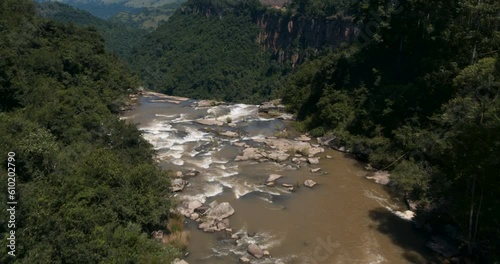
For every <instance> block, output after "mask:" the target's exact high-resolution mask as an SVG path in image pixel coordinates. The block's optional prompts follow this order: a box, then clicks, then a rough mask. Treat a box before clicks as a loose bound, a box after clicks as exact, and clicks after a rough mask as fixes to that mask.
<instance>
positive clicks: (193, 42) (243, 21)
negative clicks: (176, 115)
mask: <svg viewBox="0 0 500 264" xmlns="http://www.w3.org/2000/svg"><path fill="white" fill-rule="evenodd" d="M193 2H194V1H193ZM205 2H207V3H205V4H207V5H208V6H207V8H212V7H214V6H216V7H217V8H219V7H220V8H221V10H222V9H223V8H224V7H225V6H226V5H229V4H231V3H232V2H231V3H229V4H228V3H227V2H222V3H212V2H214V1H212V2H210V1H205ZM194 4H195V3H192V2H188V3H187V6H186V7H185V11H180V10H179V11H178V12H177V13H176V14H175V15H173V16H172V17H171V18H170V20H169V22H168V23H167V24H164V25H163V26H161V27H159V28H158V29H157V30H156V31H154V32H153V33H152V34H151V35H149V36H148V37H147V38H146V39H145V40H144V42H143V43H142V44H141V45H140V46H138V47H137V48H136V50H135V54H134V56H133V58H132V61H133V67H134V68H135V69H136V71H137V72H140V75H141V76H142V78H143V80H145V82H146V85H147V86H148V87H149V88H151V89H154V90H158V91H161V92H164V93H167V94H173V95H182V96H187V97H193V98H204V99H222V100H225V101H243V102H254V103H255V102H259V101H262V100H265V99H268V98H270V96H271V94H272V93H273V90H274V87H275V83H276V82H277V80H278V77H279V76H280V75H281V73H280V72H279V71H278V72H277V73H273V72H270V71H269V67H270V64H269V61H270V55H269V54H267V53H266V52H263V51H262V50H261V48H260V47H259V45H258V44H257V43H256V42H255V37H256V36H257V33H258V28H257V26H256V25H255V24H254V23H253V22H252V19H251V16H250V14H249V13H248V12H247V11H249V12H250V11H251V10H252V9H250V8H247V7H240V6H239V5H236V7H234V8H236V10H241V12H238V11H234V12H228V13H227V14H226V13H224V14H223V15H222V14H221V15H220V16H216V15H215V14H211V15H205V14H204V13H198V12H196V13H195V12H194V11H193V12H190V11H189V10H194V6H193V5H194ZM200 6H201V7H200ZM196 7H197V8H202V7H203V5H202V4H200V3H198V4H197V5H196ZM200 12H202V11H200ZM214 12H216V11H214Z"/></svg>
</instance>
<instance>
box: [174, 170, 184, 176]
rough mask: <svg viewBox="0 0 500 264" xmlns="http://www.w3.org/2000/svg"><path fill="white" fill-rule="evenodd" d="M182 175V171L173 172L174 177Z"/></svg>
mask: <svg viewBox="0 0 500 264" xmlns="http://www.w3.org/2000/svg"><path fill="white" fill-rule="evenodd" d="M182 176H183V173H182V171H178V172H176V173H175V177H179V178H180V177H182Z"/></svg>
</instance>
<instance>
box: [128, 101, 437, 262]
mask: <svg viewBox="0 0 500 264" xmlns="http://www.w3.org/2000/svg"><path fill="white" fill-rule="evenodd" d="M228 117H229V118H228ZM122 118H123V119H127V120H128V121H130V122H134V123H137V124H138V127H139V128H140V129H141V130H142V131H143V133H144V137H145V138H146V139H147V140H148V141H149V142H150V143H152V145H153V146H154V148H155V149H156V150H157V151H158V157H159V159H160V164H161V166H162V167H163V168H164V169H166V170H172V171H174V172H176V171H181V172H184V173H186V172H188V171H189V170H196V171H199V172H200V173H199V175H197V176H194V177H189V178H186V180H187V181H188V182H189V184H188V185H187V186H186V187H185V188H184V190H182V191H181V192H178V193H177V194H176V197H177V199H178V200H179V201H192V200H198V201H200V202H202V203H204V204H209V203H210V202H212V201H214V200H215V201H217V202H219V203H220V202H228V203H229V204H230V205H231V206H232V207H233V208H234V210H235V213H234V215H232V216H230V217H229V218H228V219H229V221H230V227H231V229H232V230H233V233H235V234H237V235H238V237H239V239H233V238H231V234H228V233H227V232H226V231H220V232H215V233H205V232H203V231H202V230H199V229H198V228H197V227H198V224H199V223H197V222H195V221H193V220H190V219H187V218H186V227H187V229H188V230H189V231H190V243H189V246H188V252H189V255H188V256H187V257H185V258H184V259H185V260H186V261H188V262H189V263H191V264H193V263H200V264H211V263H214V264H215V263H216V264H225V263H236V262H238V259H239V258H240V257H242V256H246V257H248V258H249V259H250V260H251V261H252V262H251V263H290V264H293V263H297V264H302V263H360V264H361V263H367V264H368V263H434V262H437V261H436V260H435V259H434V258H433V255H432V254H431V253H430V252H429V251H428V250H427V249H426V248H425V237H423V235H420V234H419V233H418V232H417V231H416V230H415V229H414V227H413V225H412V223H411V222H408V221H405V220H403V219H401V218H399V217H398V216H396V215H395V214H394V213H393V212H395V211H404V210H406V208H405V206H404V204H403V203H401V202H400V201H398V200H397V199H393V198H391V196H390V194H389V193H388V190H387V189H386V187H384V186H382V185H379V184H376V183H374V182H372V181H370V180H367V179H366V178H365V176H366V174H367V173H368V172H367V171H366V170H365V169H364V166H365V165H364V164H361V163H359V162H357V161H356V160H353V159H351V158H349V157H346V156H345V155H344V154H343V153H340V152H336V151H333V150H328V149H325V151H324V152H322V153H319V154H318V155H316V156H318V157H319V158H320V163H319V164H318V165H311V164H308V163H307V162H302V163H301V164H299V165H296V164H294V163H292V162H291V161H290V159H288V160H287V161H284V162H272V161H263V162H259V161H254V160H246V161H235V157H236V156H238V155H241V153H242V151H243V150H244V148H245V147H249V146H251V147H256V148H259V149H262V148H265V146H263V143H262V141H263V139H265V138H266V137H273V136H274V135H275V134H276V132H278V131H281V130H283V129H285V128H286V123H285V121H283V120H278V119H275V118H264V117H262V116H259V113H258V106H254V105H244V104H233V105H219V106H205V107H199V106H198V102H197V101H195V100H187V99H183V98H173V99H172V98H169V97H163V96H161V95H155V94H146V96H143V97H140V98H139V99H138V105H137V107H136V109H134V110H131V111H129V112H127V113H126V114H125V115H124V116H123V117H122ZM200 118H208V119H209V120H210V119H211V120H215V119H217V120H223V121H231V122H230V123H229V124H228V123H224V124H223V125H221V126H210V125H203V124H199V123H198V122H196V120H199V119H200ZM221 131H233V132H236V133H238V136H236V137H224V136H220V135H219V134H220V133H221ZM244 144H246V145H247V146H242V145H244ZM311 144H314V142H311ZM292 157H293V156H292ZM318 167H319V168H321V171H320V172H316V173H312V172H311V171H310V169H311V168H318ZM270 174H280V175H283V177H282V178H280V179H278V180H277V181H276V184H275V186H267V185H266V184H265V183H266V179H267V178H268V176H269V175H270ZM308 179H310V180H313V181H315V182H317V185H316V186H314V187H313V188H308V187H306V186H303V184H302V183H303V182H304V181H305V180H308ZM283 183H285V184H293V185H300V188H299V187H297V186H295V187H294V190H293V191H290V190H289V189H288V188H287V187H283V186H282V184H283ZM166 188H167V187H166ZM250 243H255V244H257V245H259V246H260V247H261V248H263V249H266V250H268V251H269V252H270V254H271V256H269V257H264V258H261V259H255V258H254V257H252V256H250V255H248V253H247V246H248V244H250Z"/></svg>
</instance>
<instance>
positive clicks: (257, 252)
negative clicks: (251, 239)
mask: <svg viewBox="0 0 500 264" xmlns="http://www.w3.org/2000/svg"><path fill="white" fill-rule="evenodd" d="M247 252H248V253H249V254H250V255H252V256H254V257H256V258H258V259H260V258H262V257H263V256H264V250H262V248H260V247H259V246H258V245H256V244H250V245H248V248H247Z"/></svg>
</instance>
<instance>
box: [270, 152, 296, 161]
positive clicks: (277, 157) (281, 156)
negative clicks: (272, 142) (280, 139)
mask: <svg viewBox="0 0 500 264" xmlns="http://www.w3.org/2000/svg"><path fill="white" fill-rule="evenodd" d="M267 157H268V158H269V159H271V160H274V161H278V162H283V161H285V160H287V159H288V157H290V154H287V153H284V152H281V151H273V152H271V153H268V154H267Z"/></svg>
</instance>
